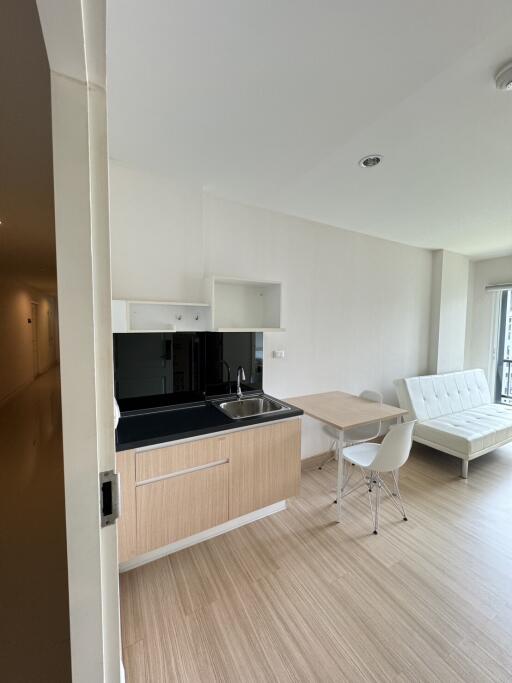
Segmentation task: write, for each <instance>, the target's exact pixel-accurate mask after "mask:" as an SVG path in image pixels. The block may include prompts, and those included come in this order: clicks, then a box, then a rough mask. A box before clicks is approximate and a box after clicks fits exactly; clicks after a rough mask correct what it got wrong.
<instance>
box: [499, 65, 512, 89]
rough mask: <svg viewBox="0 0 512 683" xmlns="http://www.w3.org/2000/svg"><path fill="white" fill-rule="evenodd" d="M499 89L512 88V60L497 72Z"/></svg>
mask: <svg viewBox="0 0 512 683" xmlns="http://www.w3.org/2000/svg"><path fill="white" fill-rule="evenodd" d="M496 87H497V88H498V90H512V62H509V63H508V64H505V66H504V67H502V68H501V69H500V70H499V71H498V73H497V74H496Z"/></svg>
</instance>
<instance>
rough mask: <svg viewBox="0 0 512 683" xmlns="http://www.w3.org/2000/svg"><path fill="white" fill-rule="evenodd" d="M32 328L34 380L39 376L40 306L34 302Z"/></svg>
mask: <svg viewBox="0 0 512 683" xmlns="http://www.w3.org/2000/svg"><path fill="white" fill-rule="evenodd" d="M30 326H31V328H32V367H33V375H34V379H35V378H36V377H37V376H38V374H39V327H38V305H37V303H36V302H35V301H33V302H32V308H31V312H30Z"/></svg>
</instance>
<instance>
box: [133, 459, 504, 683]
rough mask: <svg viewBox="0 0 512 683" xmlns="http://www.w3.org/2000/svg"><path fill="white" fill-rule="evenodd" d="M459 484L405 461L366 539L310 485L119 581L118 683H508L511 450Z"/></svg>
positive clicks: (329, 476) (481, 462)
mask: <svg viewBox="0 0 512 683" xmlns="http://www.w3.org/2000/svg"><path fill="white" fill-rule="evenodd" d="M459 469H460V466H459V461H458V460H456V459H453V458H450V457H449V456H444V455H441V454H438V453H436V452H434V451H432V450H430V449H428V448H426V447H421V446H415V448H414V452H413V455H412V456H411V458H410V460H409V462H408V463H407V465H406V466H405V467H404V468H403V470H402V474H401V489H402V495H403V497H404V500H405V503H406V506H407V512H408V515H409V521H408V522H403V521H400V518H399V517H398V516H397V514H396V512H395V510H394V508H392V506H391V504H390V502H389V501H388V502H387V503H385V504H384V512H383V517H382V522H381V533H380V535H379V536H373V535H370V534H369V531H370V524H371V523H370V517H369V513H368V510H367V507H366V499H365V498H364V495H363V496H358V494H355V497H354V496H349V497H348V498H347V499H346V501H345V503H344V510H345V517H344V521H343V523H342V524H341V525H338V524H336V523H335V510H334V506H333V505H332V504H331V501H332V498H333V488H334V485H335V470H334V465H332V464H331V465H329V466H327V467H326V468H325V469H324V470H322V471H318V470H314V471H307V472H305V473H303V477H302V491H301V495H300V497H299V498H297V499H295V500H293V501H292V502H291V503H290V506H289V509H288V510H286V511H284V512H281V513H278V514H277V515H274V516H273V517H269V518H267V519H264V520H261V521H259V522H256V523H254V524H251V525H249V526H246V527H244V528H242V529H238V530H235V531H232V532H230V533H229V534H226V535H224V536H221V537H218V538H216V539H213V540H211V541H208V542H206V543H203V544H201V545H198V546H195V547H194V548H190V549H188V550H184V551H182V552H180V553H177V554H175V555H173V556H169V557H167V558H163V559H161V560H158V561H157V562H153V563H152V564H149V565H146V566H145V567H141V568H139V569H136V570H134V571H131V572H129V573H126V574H123V575H122V576H121V597H122V626H123V644H124V661H125V666H126V669H127V681H128V683H140V682H142V681H146V682H148V683H164V682H165V683H168V682H170V681H201V682H203V681H243V682H246V681H322V682H324V681H379V682H380V681H397V682H400V683H405V682H409V681H442V682H443V683H451V682H455V681H465V682H468V681H475V682H476V681H512V533H511V525H512V448H511V447H508V448H502V449H500V450H498V451H495V452H494V453H492V454H489V455H487V456H484V457H482V458H479V459H478V460H477V461H475V462H473V463H470V466H469V479H468V480H467V481H464V480H462V479H460V478H459V476H458V475H459Z"/></svg>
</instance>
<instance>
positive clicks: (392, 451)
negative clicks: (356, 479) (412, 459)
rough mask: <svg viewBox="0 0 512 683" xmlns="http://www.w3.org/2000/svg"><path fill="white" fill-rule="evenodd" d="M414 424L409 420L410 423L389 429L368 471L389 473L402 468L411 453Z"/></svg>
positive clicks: (414, 421) (413, 421)
mask: <svg viewBox="0 0 512 683" xmlns="http://www.w3.org/2000/svg"><path fill="white" fill-rule="evenodd" d="M415 423H416V420H411V422H403V423H402V424H397V425H392V426H391V427H390V428H389V431H388V433H387V434H386V436H385V437H384V439H383V440H382V444H381V446H380V448H379V452H378V453H377V456H376V458H375V460H374V461H373V462H372V464H371V466H370V469H372V470H376V471H377V472H390V471H391V470H397V469H398V468H399V467H402V465H403V464H404V463H405V462H406V461H407V458H408V457H409V453H410V452H411V446H412V432H413V429H414V425H415Z"/></svg>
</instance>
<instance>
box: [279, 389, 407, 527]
mask: <svg viewBox="0 0 512 683" xmlns="http://www.w3.org/2000/svg"><path fill="white" fill-rule="evenodd" d="M286 402H287V403H289V404H290V405H292V406H295V407H297V408H300V409H301V410H303V411H304V414H305V415H308V416H309V417H312V418H314V419H315V420H319V421H320V422H323V423H324V424H326V425H329V426H330V427H332V428H333V429H335V430H336V431H337V433H338V477H337V486H336V492H337V496H336V506H337V509H336V512H337V519H338V522H339V521H341V495H340V489H341V480H342V472H343V467H342V463H343V447H344V438H345V432H346V431H348V430H349V429H356V428H357V427H363V426H365V425H370V424H374V423H376V422H384V421H386V420H396V421H397V422H401V421H402V418H403V417H404V416H405V415H406V414H407V410H404V409H403V408H397V407H396V406H391V405H388V404H386V403H377V402H375V401H368V400H367V399H364V398H360V397H359V396H354V395H353V394H347V393H345V392H344V391H327V392H324V393H321V394H307V395H306V396H294V397H292V398H287V399H286Z"/></svg>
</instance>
